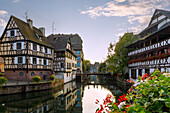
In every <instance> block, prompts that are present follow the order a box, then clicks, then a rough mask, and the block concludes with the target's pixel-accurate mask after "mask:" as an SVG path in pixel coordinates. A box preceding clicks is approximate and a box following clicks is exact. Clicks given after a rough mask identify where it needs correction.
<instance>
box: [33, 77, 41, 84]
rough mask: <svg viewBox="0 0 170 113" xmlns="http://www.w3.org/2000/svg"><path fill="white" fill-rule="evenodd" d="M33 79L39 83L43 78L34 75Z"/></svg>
mask: <svg viewBox="0 0 170 113" xmlns="http://www.w3.org/2000/svg"><path fill="white" fill-rule="evenodd" d="M32 80H33V81H34V82H36V83H37V84H38V83H39V82H40V80H41V77H39V76H34V77H32Z"/></svg>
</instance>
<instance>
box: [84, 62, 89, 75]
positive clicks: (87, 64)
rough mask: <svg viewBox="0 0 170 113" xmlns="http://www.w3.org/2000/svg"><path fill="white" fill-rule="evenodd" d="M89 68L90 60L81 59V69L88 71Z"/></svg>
mask: <svg viewBox="0 0 170 113" xmlns="http://www.w3.org/2000/svg"><path fill="white" fill-rule="evenodd" d="M89 70H90V60H83V71H84V72H85V71H89Z"/></svg>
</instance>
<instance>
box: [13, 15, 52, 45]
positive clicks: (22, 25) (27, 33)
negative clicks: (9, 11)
mask: <svg viewBox="0 0 170 113" xmlns="http://www.w3.org/2000/svg"><path fill="white" fill-rule="evenodd" d="M11 18H13V20H14V21H15V23H16V24H17V26H18V27H19V29H20V31H21V32H22V34H23V35H24V37H26V38H27V39H28V40H31V41H34V42H37V43H40V44H42V45H45V46H48V47H52V46H51V45H50V43H49V42H48V40H47V38H46V37H45V36H43V34H42V32H41V31H40V30H39V29H38V28H36V27H34V26H33V29H31V27H30V26H29V25H28V23H26V22H24V21H22V20H20V19H18V18H17V17H15V16H11ZM35 33H37V34H38V35H39V36H41V37H42V38H41V40H39V38H38V37H37V36H36V34H35Z"/></svg>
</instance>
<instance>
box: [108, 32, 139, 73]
mask: <svg viewBox="0 0 170 113" xmlns="http://www.w3.org/2000/svg"><path fill="white" fill-rule="evenodd" d="M135 39H136V37H135V36H134V35H133V34H131V33H125V35H124V36H123V37H120V39H119V41H118V42H117V43H114V44H112V43H110V46H109V48H108V56H107V60H106V61H107V63H108V66H107V67H108V71H109V72H113V73H122V74H124V71H125V68H127V65H128V60H129V58H128V50H127V48H126V46H127V45H129V44H130V43H131V42H132V41H134V40H135Z"/></svg>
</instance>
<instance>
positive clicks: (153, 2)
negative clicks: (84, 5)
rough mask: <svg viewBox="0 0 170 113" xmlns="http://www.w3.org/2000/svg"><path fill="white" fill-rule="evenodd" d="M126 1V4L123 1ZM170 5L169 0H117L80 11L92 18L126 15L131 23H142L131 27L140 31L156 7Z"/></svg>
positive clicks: (161, 7) (160, 7)
mask: <svg viewBox="0 0 170 113" xmlns="http://www.w3.org/2000/svg"><path fill="white" fill-rule="evenodd" d="M125 1H126V4H125V3H122V2H125ZM169 5H170V2H169V0H115V1H111V2H108V3H106V4H104V5H102V6H98V7H90V8H88V9H87V10H86V11H81V12H80V13H81V14H87V15H89V16H90V17H92V18H95V17H99V16H106V17H110V16H118V17H125V16H126V17H127V18H128V22H129V23H130V24H133V23H134V22H138V23H139V24H140V26H137V27H136V28H134V27H132V28H131V30H132V29H133V30H134V31H136V32H138V31H137V30H139V29H141V27H143V26H146V24H148V22H149V21H150V18H151V15H152V14H153V12H154V11H155V9H163V8H164V7H167V6H169Z"/></svg>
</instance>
